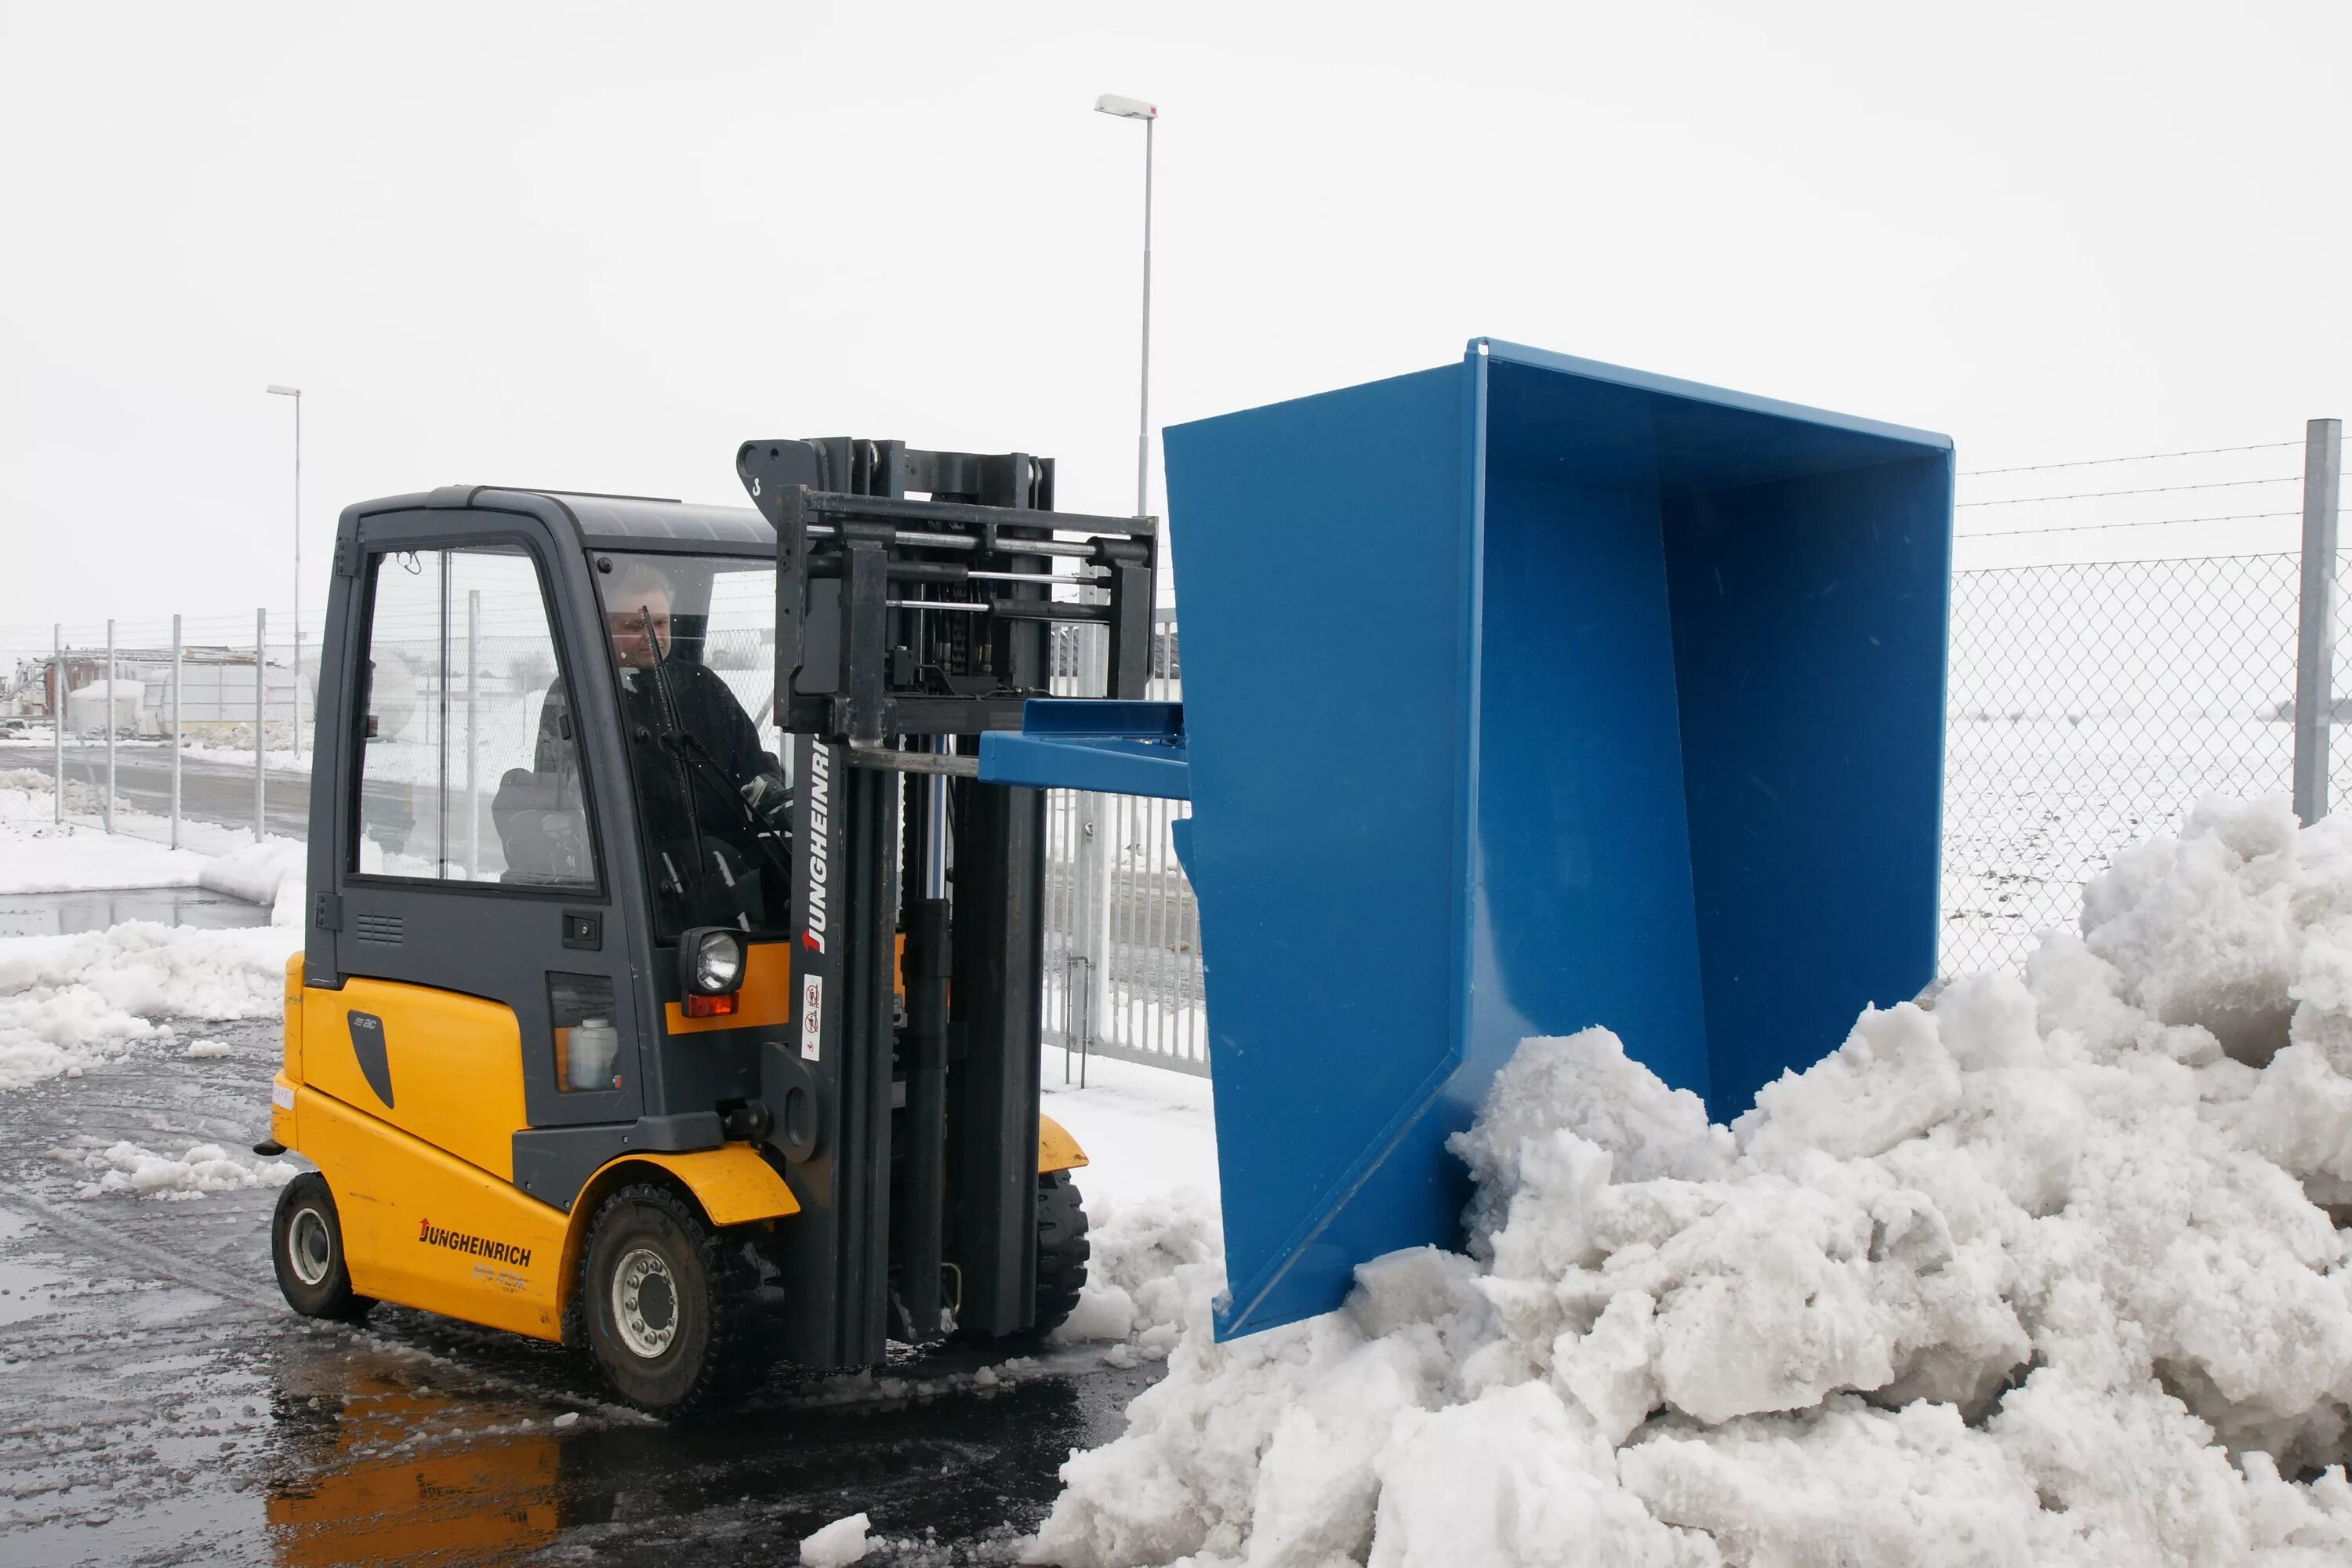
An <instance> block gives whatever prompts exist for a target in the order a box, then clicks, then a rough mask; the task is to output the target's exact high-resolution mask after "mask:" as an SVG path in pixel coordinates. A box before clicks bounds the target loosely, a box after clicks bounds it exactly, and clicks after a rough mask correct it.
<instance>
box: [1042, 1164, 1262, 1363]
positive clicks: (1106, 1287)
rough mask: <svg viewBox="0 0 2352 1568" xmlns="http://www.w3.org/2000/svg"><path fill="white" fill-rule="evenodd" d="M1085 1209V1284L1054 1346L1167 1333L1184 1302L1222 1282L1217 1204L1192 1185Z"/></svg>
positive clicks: (1208, 1292) (1180, 1317) (1103, 1201)
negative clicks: (1140, 1199) (1143, 1199)
mask: <svg viewBox="0 0 2352 1568" xmlns="http://www.w3.org/2000/svg"><path fill="white" fill-rule="evenodd" d="M1088 1208H1089V1212H1088V1214H1087V1243H1088V1246H1089V1247H1090V1248H1091V1250H1090V1252H1089V1254H1088V1257H1087V1280H1086V1284H1085V1286H1084V1287H1083V1288H1082V1289H1080V1290H1079V1292H1078V1304H1077V1306H1076V1308H1075V1309H1074V1310H1072V1311H1071V1313H1070V1316H1069V1318H1068V1319H1067V1321H1065V1322H1064V1323H1063V1324H1062V1326H1061V1327H1060V1328H1058V1329H1056V1330H1055V1331H1054V1334H1053V1340H1054V1342H1055V1343H1056V1344H1084V1343H1087V1342H1090V1341H1101V1340H1130V1339H1132V1340H1140V1339H1142V1338H1144V1337H1145V1336H1147V1335H1149V1334H1150V1333H1151V1332H1152V1331H1154V1330H1155V1329H1164V1330H1167V1331H1170V1333H1171V1334H1172V1332H1173V1331H1174V1329H1175V1328H1176V1327H1177V1326H1178V1325H1179V1324H1180V1323H1181V1321H1183V1317H1184V1311H1185V1308H1186V1305H1187V1303H1188V1301H1189V1300H1190V1299H1191V1298H1192V1297H1193V1296H1196V1295H1197V1296H1200V1297H1202V1298H1203V1299H1205V1298H1206V1297H1208V1296H1210V1295H1213V1294H1214V1293H1215V1291H1216V1289H1217V1288H1218V1286H1220V1285H1221V1284H1223V1268H1220V1267H1219V1264H1218V1245H1219V1237H1220V1235H1221V1234H1222V1233H1221V1231H1220V1228H1219V1226H1218V1224H1217V1213H1216V1200H1215V1199H1214V1198H1213V1197H1211V1196H1210V1195H1209V1194H1206V1193H1204V1192H1202V1191H1201V1190H1200V1189H1199V1188H1198V1187H1179V1188H1178V1189H1176V1191H1174V1192H1172V1193H1166V1194H1161V1195H1160V1196H1159V1197H1156V1198H1153V1199H1151V1200H1150V1201H1148V1202H1141V1203H1137V1202H1127V1203H1122V1202H1119V1201H1118V1200H1117V1199H1115V1198H1108V1197H1101V1198H1097V1199H1095V1200H1094V1201H1093V1203H1092V1204H1090V1205H1088Z"/></svg>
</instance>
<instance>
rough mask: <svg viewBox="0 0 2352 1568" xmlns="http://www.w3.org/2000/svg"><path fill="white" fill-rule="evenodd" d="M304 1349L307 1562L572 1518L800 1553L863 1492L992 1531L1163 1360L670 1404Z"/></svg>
mask: <svg viewBox="0 0 2352 1568" xmlns="http://www.w3.org/2000/svg"><path fill="white" fill-rule="evenodd" d="M289 1352H290V1353H289V1357H288V1358H287V1360H286V1361H285V1362H282V1363H280V1365H279V1367H278V1373H277V1379H276V1381H277V1384H278V1392H277V1394H276V1397H275V1398H274V1399H273V1401H272V1414H273V1415H275V1417H276V1424H277V1428H278V1440H277V1444H276V1451H275V1454H274V1463H275V1468H276V1469H277V1473H276V1474H275V1475H274V1476H272V1477H271V1479H269V1480H268V1483H267V1490H266V1496H265V1508H266V1510H267V1516H268V1534H269V1538H270V1547H271V1560H272V1561H274V1562H276V1563H283V1564H288V1565H294V1564H312V1563H318V1564H325V1563H378V1562H382V1563H394V1562H398V1563H453V1562H505V1561H509V1560H510V1559H513V1558H516V1557H520V1556H523V1555H525V1554H528V1553H530V1552H534V1551H537V1550H539V1549H541V1548H544V1547H547V1546H551V1545H552V1544H554V1543H555V1542H557V1541H559V1540H560V1539H562V1538H563V1537H565V1536H567V1535H571V1534H572V1533H573V1532H575V1531H585V1532H587V1534H588V1535H589V1536H591V1537H593V1538H594V1539H595V1540H596V1541H597V1547H596V1550H595V1555H596V1556H597V1558H598V1560H599V1561H614V1562H626V1561H632V1560H634V1559H635V1557H636V1556H637V1555H638V1553H639V1551H640V1550H641V1551H642V1552H643V1555H644V1556H645V1559H646V1561H655V1560H667V1559H668V1556H669V1554H670V1553H671V1552H675V1550H676V1548H677V1542H678V1541H679V1540H680V1539H681V1538H684V1539H688V1540H696V1541H698V1542H701V1544H700V1545H698V1547H697V1549H696V1554H697V1560H698V1562H700V1563H719V1562H734V1561H745V1562H763V1563H764V1562H776V1561H786V1560H789V1554H790V1552H791V1549H792V1547H793V1544H794V1543H796V1542H798V1541H799V1539H800V1538H801V1537H802V1536H803V1535H806V1534H808V1533H810V1532H812V1531H814V1530H816V1529H817V1528H819V1527H820V1526H822V1525H824V1524H827V1523H829V1522H831V1521H833V1520H835V1519H837V1518H840V1517H842V1516H843V1515H845V1514H848V1513H855V1512H858V1511H860V1510H864V1511H866V1512H868V1513H870V1514H872V1515H873V1517H874V1521H875V1528H876V1530H877V1531H879V1532H882V1533H886V1534H889V1535H892V1536H898V1537H902V1538H904V1537H913V1538H915V1539H918V1540H921V1539H923V1538H925V1536H926V1534H927V1533H929V1538H930V1539H931V1540H933V1541H935V1542H940V1543H941V1544H946V1543H949V1542H959V1543H971V1542H979V1541H982V1540H983V1539H986V1538H989V1537H991V1536H994V1535H1003V1534H1010V1533H1014V1532H1017V1531H1025V1530H1027V1529H1031V1528H1034V1525H1035V1522H1036V1521H1037V1519H1038V1518H1039V1517H1041V1516H1042V1515H1043V1513H1044V1511H1045V1505H1046V1504H1047V1503H1048V1502H1049V1501H1050V1500H1051V1499H1052V1497H1053V1494H1054V1492H1055V1490H1056V1489H1058V1487H1057V1483H1056V1480H1055V1473H1056V1471H1057V1470H1058V1468H1059V1467H1060V1465H1061V1462H1062V1460H1064V1459H1065V1458H1067V1457H1068V1456H1069V1452H1070V1450H1071V1449H1072V1448H1074V1447H1091V1446H1093V1445H1095V1444H1098V1443H1100V1442H1103V1441H1104V1440H1106V1439H1107V1438H1108V1437H1109V1436H1112V1435H1114V1434H1115V1433H1116V1432H1117V1431H1118V1429H1119V1428H1120V1427H1121V1426H1124V1422H1125V1417H1124V1415H1123V1412H1124V1410H1125V1407H1126V1405H1127V1403H1128V1401H1129V1400H1130V1399H1131V1398H1133V1397H1134V1395H1135V1394H1138V1393H1139V1392H1140V1391H1141V1389H1142V1387H1143V1386H1144V1385H1145V1384H1148V1383H1149V1382H1150V1381H1151V1378H1152V1377H1153V1376H1154V1375H1156V1369H1150V1370H1143V1371H1139V1372H1136V1373H1126V1374H1118V1375H1100V1374H1097V1375H1088V1376H1085V1377H1077V1378H1071V1377H1066V1376H1052V1377H1034V1378H1031V1379H1027V1380H1024V1381H1022V1382H1018V1383H1010V1384H1005V1385H1003V1386H1000V1387H998V1388H996V1389H993V1390H988V1391H982V1390H976V1389H969V1388H967V1389H961V1390H958V1391H955V1392H950V1393H942V1394H936V1395H934V1396H932V1397H930V1398H928V1399H911V1398H909V1399H898V1400H879V1401H875V1402H871V1403H865V1404H856V1405H824V1404H818V1405H809V1404H805V1403H803V1400H804V1399H805V1398H806V1394H807V1391H805V1390H793V1389H790V1388H788V1387H783V1386H778V1387H773V1388H772V1389H771V1390H769V1391H767V1392H765V1393H763V1394H760V1395H755V1396H754V1397H753V1398H752V1399H751V1401H749V1402H748V1403H747V1404H746V1405H744V1406H743V1407H741V1408H739V1409H737V1410H733V1411H730V1412H728V1413H725V1414H723V1415H715V1416H710V1417H707V1418H703V1419H699V1420H690V1421H680V1422H676V1423H671V1424H668V1425H664V1424H662V1423H658V1422H653V1421H648V1420H646V1419H643V1418H641V1417H638V1416H635V1415H632V1414H629V1413H626V1412H621V1411H615V1410H613V1409H611V1408H610V1407H598V1406H593V1405H592V1406H591V1407H590V1409H589V1410H588V1412H587V1413H586V1414H585V1415H581V1414H577V1413H570V1412H562V1411H555V1410H551V1406H550V1405H547V1404H544V1403H541V1402H540V1401H538V1400H535V1399H531V1398H529V1397H528V1396H525V1397H523V1398H521V1399H519V1400H518V1399H509V1398H506V1397H502V1396H500V1395H499V1394H493V1393H488V1392H486V1391H477V1392H473V1393H468V1394H451V1393H444V1392H441V1391H437V1390H436V1389H434V1388H432V1387H431V1386H429V1385H427V1384H421V1383H416V1382H410V1381H407V1380H406V1379H405V1378H404V1376H403V1375H402V1372H398V1371H395V1370H394V1368H393V1367H391V1366H390V1365H386V1364H383V1363H379V1364H378V1366H377V1368H376V1369H375V1370H374V1371H373V1372H371V1371H370V1370H369V1369H368V1368H367V1367H366V1365H365V1358H362V1362H361V1363H359V1364H353V1363H352V1362H350V1361H349V1360H346V1359H344V1358H341V1357H330V1356H323V1355H320V1354H319V1347H318V1346H316V1345H314V1344H300V1345H296V1346H289ZM404 1370H408V1369H404ZM444 1370H445V1371H448V1370H455V1369H447V1368H445V1369H444ZM460 1375H462V1373H461V1374H460ZM559 1419H560V1420H562V1421H563V1422H564V1423H565V1425H564V1426H556V1425H555V1424H554V1422H555V1421H556V1420H559ZM641 1533H649V1534H650V1536H651V1537H653V1538H654V1539H646V1540H643V1541H638V1540H635V1539H633V1538H635V1537H637V1536H638V1535H640V1534H641ZM722 1539H723V1540H724V1541H725V1542H726V1544H725V1545H723V1546H722V1545H719V1542H720V1541H721V1540H722ZM714 1547H717V1551H716V1552H714V1551H713V1550H712V1549H713V1548H714ZM737 1552H740V1553H741V1554H742V1555H741V1556H740V1558H739V1557H738V1556H737V1555H736V1553H737Z"/></svg>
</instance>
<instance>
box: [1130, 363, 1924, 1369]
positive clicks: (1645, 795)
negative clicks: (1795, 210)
mask: <svg viewBox="0 0 2352 1568" xmlns="http://www.w3.org/2000/svg"><path fill="white" fill-rule="evenodd" d="M1165 440H1166V453H1167V468H1168V492H1169V511H1170V520H1171V530H1172V533H1173V539H1174V549H1173V552H1172V553H1173V558H1174V562H1175V570H1176V580H1177V586H1178V601H1179V603H1180V604H1181V605H1182V607H1183V635H1184V698H1185V701H1184V713H1183V728H1184V730H1185V731H1186V735H1185V742H1186V744H1187V746H1188V749H1189V759H1188V774H1189V777H1188V781H1187V782H1188V784H1189V789H1190V793H1191V795H1192V802H1193V815H1192V821H1191V822H1190V824H1189V825H1180V832H1179V837H1178V842H1177V847H1178V849H1179V851H1180V853H1181V855H1182V857H1183V859H1184V863H1185V867H1186V868H1187V870H1188V871H1189V872H1190V873H1191V876H1192V886H1193V889H1194V891H1195V893H1196V895H1197V897H1198V899H1199V900H1200V910H1201V929H1202V955H1203V958H1204V960H1205V963H1206V966H1207V976H1208V978H1207V1004H1208V1019H1209V1027H1210V1030H1211V1036H1210V1040H1211V1051H1212V1056H1211V1060H1212V1062H1213V1069H1214V1073H1215V1079H1216V1118H1217V1146H1218V1159H1219V1162H1220V1164H1221V1166H1222V1170H1223V1189H1224V1192H1223V1196H1224V1221H1225V1262H1226V1269H1227V1277H1228V1280H1229V1283H1230V1289H1231V1297H1230V1300H1229V1301H1228V1302H1227V1303H1226V1304H1225V1305H1224V1307H1223V1310H1222V1311H1221V1313H1220V1316H1219V1320H1218V1332H1219V1335H1220V1337H1230V1336H1232V1335H1235V1334H1242V1333H1247V1332H1250V1331H1255V1330H1258V1329H1263V1328H1268V1327H1272V1326H1274V1325H1276V1324H1278V1323H1284V1322H1288V1321H1293V1320H1295V1319H1298V1318H1302V1317H1307V1316H1309V1315H1311V1314H1314V1313H1317V1312H1321V1311H1326V1310H1329V1309H1331V1308H1333V1307H1336V1306H1338V1305H1339V1302H1340V1301H1341V1300H1342V1299H1343V1298H1344V1296H1345V1295H1346V1293H1347V1290H1348V1288H1349V1281H1350V1278H1351V1275H1352V1271H1353V1269H1354V1268H1355V1266H1356V1265H1357V1264H1358V1263H1360V1262H1362V1261H1364V1260H1366V1259H1369V1258H1374V1257H1377V1256H1379V1255H1380V1254H1381V1253H1384V1252H1388V1251H1391V1250H1392V1249H1394V1248H1397V1247H1410V1246H1414V1245H1418V1244H1422V1243H1431V1242H1433V1243H1436V1244H1439V1245H1441V1246H1448V1247H1454V1246H1458V1245H1460V1240H1461V1214H1462V1209H1463V1206H1464V1205H1465V1202H1466V1201H1467V1198H1468V1187H1467V1179H1466V1176H1465V1173H1464V1168H1463V1166H1462V1164H1461V1163H1460V1162H1459V1161H1458V1160H1456V1159H1455V1158H1454V1156H1452V1155H1451V1154H1449V1153H1447V1152H1446V1151H1445V1148H1444V1143H1445V1140H1446V1138H1447V1137H1448V1136H1449V1135H1450V1134H1452V1133H1453V1132H1454V1131H1458V1130H1460V1129H1462V1128H1463V1127H1465V1126H1467V1125H1468V1124H1469V1122H1470V1120H1471V1118H1472V1116H1473V1114H1474V1113H1475V1110H1476V1109H1477V1106H1478V1104H1479V1101H1480V1099H1481V1098H1482V1096H1483V1095H1484V1094H1485V1092H1486V1087H1487V1085H1488V1083H1489V1082H1490V1081H1491V1079H1493V1077H1494V1075H1495V1072H1496V1069H1497V1068H1500V1067H1501V1066H1502V1065H1503V1063H1504V1062H1505V1061H1506V1060H1507V1058H1509V1057H1510V1055H1511V1052H1512V1051H1513V1049H1514V1048H1515V1047H1517V1045H1518V1043H1519V1041H1520V1040H1521V1039H1522V1038H1524V1037H1528V1036H1530V1035H1559V1034H1568V1033H1570V1032H1573V1031H1575V1030H1577V1029H1580V1028H1584V1027H1586V1026H1591V1025H1594V1024H1601V1025H1606V1026H1609V1027H1610V1028H1612V1029H1613V1030H1615V1031H1616V1032H1617V1033H1618V1035H1620V1036H1621V1037H1622V1038H1623V1040H1624V1042H1625V1047H1626V1049H1627V1051H1628V1052H1629V1053H1631V1054H1632V1055H1633V1057H1635V1058H1638V1059H1639V1060H1641V1061H1643V1062H1644V1063H1646V1064H1648V1065H1649V1066H1650V1067H1651V1068H1653V1069H1654V1070H1655V1071H1656V1072H1657V1073H1658V1074H1659V1076H1660V1077H1662V1078H1664V1079H1665V1080H1666V1081H1667V1082H1668V1083H1671V1084H1675V1085H1677V1086H1680V1087H1683V1088H1686V1089H1694V1090H1696V1091H1697V1092H1698V1093H1700V1094H1701V1095H1703V1096H1705V1097H1706V1101H1707V1105H1708V1108H1709V1110H1711V1112H1712V1113H1713V1114H1714V1115H1715V1116H1716V1117H1717V1119H1718V1120H1724V1119H1727V1118H1728V1117H1730V1116H1733V1115H1736V1114H1737V1113H1738V1111H1740V1110H1743V1109H1745V1108H1746V1107H1747V1106H1748V1105H1749V1104H1750V1103H1751V1102H1752V1101H1753V1100H1754V1097H1755V1094H1756V1091H1757V1089H1759V1087H1760V1086H1762V1085H1763V1084H1764V1083H1766V1082H1768V1081H1769V1080H1770V1079H1773V1078H1775V1077H1777V1076H1778V1075H1779V1074H1780V1072H1781V1070H1782V1069H1784V1068H1802V1067H1803V1066H1805V1065H1807V1064H1809V1063H1811V1062H1812V1061H1814V1060H1816V1059H1818V1058H1820V1057H1822V1055H1824V1054H1825V1053H1826V1052H1828V1051H1829V1050H1831V1049H1832V1048H1834V1047H1836V1045H1837V1044H1838V1042H1839V1041H1840V1040H1842V1039H1843V1037H1844V1036H1845V1034H1846V1032H1847V1030H1848V1029H1849V1027H1850V1026H1852V1024H1853V1018H1854V1016H1855V1014H1856V1013H1857V1012H1859V1011H1860V1009H1861V1008H1862V1007H1863V1005H1864V1004H1866V1003H1875V1004H1880V1005H1888V1004H1892V1003H1894V1002H1895V1001H1897V1000H1899V999H1901V998H1904V997H1907V996H1910V995H1913V994H1916V993H1917V992H1918V991H1919V990H1920V989H1921V988H1922V987H1923V986H1925V985H1926V984H1927V983H1928V982H1929V980H1931V979H1932V978H1933V976H1934V973H1935V964H1936V942H1937V866H1938V840H1939V830H1940V822H1939V816H1940V804H1941V789H1942V781H1943V736H1944V660H1945V637H1946V623H1947V612H1948V599H1949V575H1950V557H1951V522H1952V447H1951V442H1950V441H1949V440H1948V438H1947V437H1941V436H1933V435H1927V434H1925V433H1923V432H1920V431H1916V430H1907V429H1902V428H1899V427H1897V426H1890V425H1882V424H1878V423H1876V422H1874V421H1871V420H1865V419H1855V418H1851V417H1848V416H1843V415H1836V414H1825V413H1822V412H1820V411H1818V410H1815V409H1810V408H1801V407H1796V406H1793V405H1788V404H1783V403H1776V402H1772V401H1770V400H1769V399H1765V398H1760V397H1751V396H1748V395H1743V394H1739V393H1732V392H1724V391H1719V390H1717V389H1716V388H1713V387H1707V386H1700V385H1697V384H1692V383H1689V382H1682V381H1675V380H1671V379H1668V378H1665V377H1663V376H1654V375H1647V374H1643V373H1641V372H1638V371H1630V370H1622V369H1619V368H1617V367H1615V366H1612V365H1604V364H1597V363H1592V362H1591V361H1586V360H1578V359H1570V358H1568V357H1566V356H1564V355H1559V354H1552V353H1543V352H1541V351H1538V350H1535V349H1528V348H1522V347H1519V346H1517V345H1515V344H1510V343H1504V342H1493V341H1491V340H1487V339H1476V340H1474V341H1473V342H1471V344H1470V348H1469V351H1468V352H1467V353H1465V355H1464V357H1463V360H1462V363H1460V364H1458V365H1446V366H1442V367H1440V368H1438V369H1435V370H1429V371H1423V372H1421V373H1419V374H1412V375H1402V376H1398V377H1395V378H1394V379H1391V380H1387V381H1377V382H1371V383H1368V384H1364V385H1361V386H1352V387H1348V388H1344V389H1342V390H1340V391H1337V392H1328V393H1324V394H1322V395H1318V396H1313V397H1304V398H1300V399H1297V401H1295V402H1289V403H1280V404H1276V405H1271V406H1268V407H1265V408H1255V409H1249V410H1245V411H1244V412H1241V413H1237V414H1228V415H1224V416H1219V417H1216V418H1212V419H1203V420H1199V421H1196V422H1194V423H1192V424H1189V425H1180V426H1171V427H1170V428H1169V429H1168V431H1167V432H1166V437H1165ZM1171 793H1172V792H1171Z"/></svg>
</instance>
